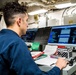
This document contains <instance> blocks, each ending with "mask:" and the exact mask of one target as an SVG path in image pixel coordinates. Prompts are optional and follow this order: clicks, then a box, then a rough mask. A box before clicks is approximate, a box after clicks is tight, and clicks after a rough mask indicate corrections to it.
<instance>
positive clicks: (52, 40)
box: [48, 24, 76, 46]
mask: <svg viewBox="0 0 76 75" xmlns="http://www.w3.org/2000/svg"><path fill="white" fill-rule="evenodd" d="M48 44H52V45H66V46H76V24H73V25H63V26H53V27H52V29H51V32H50V35H49V39H48Z"/></svg>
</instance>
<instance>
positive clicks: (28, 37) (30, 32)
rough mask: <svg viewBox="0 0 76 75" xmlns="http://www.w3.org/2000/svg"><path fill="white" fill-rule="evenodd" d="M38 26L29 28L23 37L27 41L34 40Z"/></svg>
mask: <svg viewBox="0 0 76 75" xmlns="http://www.w3.org/2000/svg"><path fill="white" fill-rule="evenodd" d="M37 30H38V29H37V28H34V29H28V30H27V32H26V34H25V35H22V37H21V38H22V39H23V40H24V41H25V42H33V41H34V39H35V36H36V32H37Z"/></svg>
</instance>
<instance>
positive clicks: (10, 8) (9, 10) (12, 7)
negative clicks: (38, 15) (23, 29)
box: [3, 2, 27, 27]
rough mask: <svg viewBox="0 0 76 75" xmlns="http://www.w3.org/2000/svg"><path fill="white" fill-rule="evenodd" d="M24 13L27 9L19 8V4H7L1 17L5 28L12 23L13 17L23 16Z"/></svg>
mask: <svg viewBox="0 0 76 75" xmlns="http://www.w3.org/2000/svg"><path fill="white" fill-rule="evenodd" d="M25 13H27V8H26V7H24V6H21V5H20V4H19V3H17V2H9V3H7V4H6V5H5V7H4V8H3V16H4V20H5V23H6V25H7V27H8V26H10V25H12V24H13V23H14V15H18V14H25Z"/></svg>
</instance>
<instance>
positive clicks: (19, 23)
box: [17, 18, 21, 27]
mask: <svg viewBox="0 0 76 75" xmlns="http://www.w3.org/2000/svg"><path fill="white" fill-rule="evenodd" d="M17 25H18V26H19V27H20V25H21V18H18V20H17Z"/></svg>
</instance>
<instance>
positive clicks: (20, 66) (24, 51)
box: [0, 29, 60, 75]
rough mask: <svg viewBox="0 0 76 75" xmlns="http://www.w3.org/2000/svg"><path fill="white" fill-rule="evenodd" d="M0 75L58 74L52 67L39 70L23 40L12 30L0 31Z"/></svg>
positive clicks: (56, 68)
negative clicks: (46, 69) (46, 70)
mask: <svg viewBox="0 0 76 75" xmlns="http://www.w3.org/2000/svg"><path fill="white" fill-rule="evenodd" d="M0 75H60V69H59V68H58V67H54V68H53V69H51V70H50V71H48V72H43V71H41V70H40V69H39V68H38V66H37V64H36V63H35V62H34V60H33V59H32V57H31V54H30V51H29V50H28V48H27V46H26V44H25V42H24V41H23V40H22V39H21V38H20V37H19V36H18V34H16V33H15V32H14V31H12V30H9V29H2V30H1V31H0Z"/></svg>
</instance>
